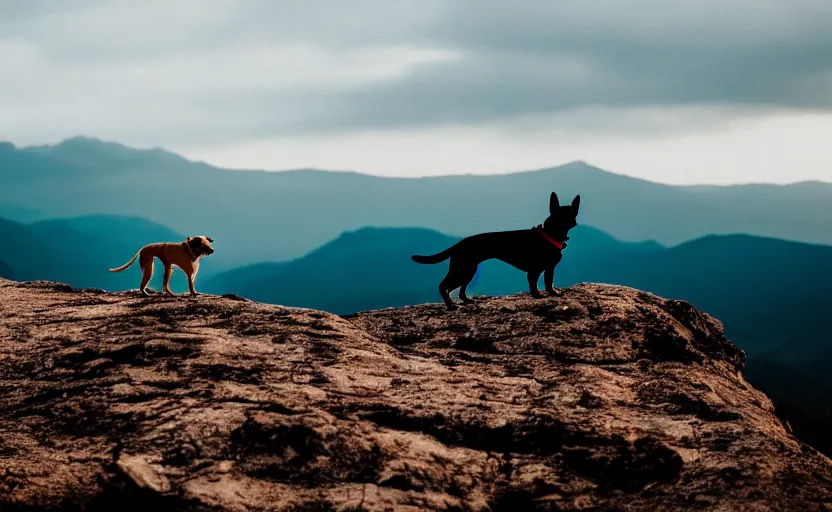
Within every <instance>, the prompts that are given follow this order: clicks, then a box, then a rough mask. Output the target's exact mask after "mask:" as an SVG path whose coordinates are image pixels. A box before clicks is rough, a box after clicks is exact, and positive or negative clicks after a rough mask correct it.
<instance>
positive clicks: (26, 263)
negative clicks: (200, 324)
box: [0, 215, 211, 292]
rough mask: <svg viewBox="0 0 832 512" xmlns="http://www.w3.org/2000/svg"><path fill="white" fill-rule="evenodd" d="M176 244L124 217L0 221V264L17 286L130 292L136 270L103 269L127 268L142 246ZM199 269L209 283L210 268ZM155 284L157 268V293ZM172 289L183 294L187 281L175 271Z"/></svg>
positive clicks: (161, 231) (171, 235)
mask: <svg viewBox="0 0 832 512" xmlns="http://www.w3.org/2000/svg"><path fill="white" fill-rule="evenodd" d="M182 239H184V237H183V236H182V235H179V234H177V233H175V232H174V231H171V230H170V229H168V228H166V227H164V226H161V225H158V224H156V223H153V222H149V221H146V220H144V219H139V218H130V217H117V216H103V215H99V216H91V217H79V218H70V219H53V220H47V221H41V222H36V223H34V224H21V223H18V222H13V221H9V220H5V219H0V240H2V241H3V244H2V245H0V260H2V261H5V262H6V263H7V264H8V266H10V267H11V268H12V269H14V278H15V279H17V280H19V281H32V280H41V279H43V280H50V281H58V282H63V283H68V284H71V285H73V286H76V287H92V288H103V289H106V290H116V291H117V290H124V289H135V288H137V287H138V285H139V281H140V276H141V271H140V270H139V267H138V265H134V266H133V267H131V268H130V269H128V270H126V271H124V272H122V273H119V274H113V273H111V272H108V269H110V268H113V267H117V266H120V265H122V264H123V263H125V262H127V261H128V260H129V259H130V258H131V257H133V255H134V254H135V253H136V251H138V250H139V249H140V248H141V247H142V246H143V245H146V244H148V243H152V242H166V241H168V242H173V241H180V240H182ZM204 267H207V272H205V275H207V276H208V277H210V273H211V270H210V263H209V264H207V265H204ZM0 273H2V271H0ZM161 279H162V271H161V266H160V265H159V264H158V262H157V264H156V273H155V275H154V280H153V284H154V285H155V286H156V287H157V289H158V286H159V284H160V283H161ZM172 283H173V288H174V290H177V291H179V292H182V291H185V290H187V280H186V278H185V277H184V274H182V273H181V272H179V271H175V272H174V278H173V279H172Z"/></svg>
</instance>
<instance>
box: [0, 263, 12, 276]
mask: <svg viewBox="0 0 832 512" xmlns="http://www.w3.org/2000/svg"><path fill="white" fill-rule="evenodd" d="M0 277H2V278H4V279H14V271H13V270H12V267H10V266H9V265H8V264H6V263H4V262H2V261H0Z"/></svg>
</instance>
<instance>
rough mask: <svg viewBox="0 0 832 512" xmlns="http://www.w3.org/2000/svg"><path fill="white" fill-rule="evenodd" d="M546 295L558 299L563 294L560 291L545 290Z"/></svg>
mask: <svg viewBox="0 0 832 512" xmlns="http://www.w3.org/2000/svg"><path fill="white" fill-rule="evenodd" d="M546 293H547V294H549V296H550V297H560V296H561V295H563V292H562V291H560V290H546Z"/></svg>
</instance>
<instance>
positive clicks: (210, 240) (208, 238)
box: [205, 236, 214, 244]
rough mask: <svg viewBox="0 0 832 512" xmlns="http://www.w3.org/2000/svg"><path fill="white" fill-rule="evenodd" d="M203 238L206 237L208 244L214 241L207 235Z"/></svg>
mask: <svg viewBox="0 0 832 512" xmlns="http://www.w3.org/2000/svg"><path fill="white" fill-rule="evenodd" d="M205 239H206V240H208V243H209V244H213V243H214V239H213V238H211V237H207V236H206V237H205Z"/></svg>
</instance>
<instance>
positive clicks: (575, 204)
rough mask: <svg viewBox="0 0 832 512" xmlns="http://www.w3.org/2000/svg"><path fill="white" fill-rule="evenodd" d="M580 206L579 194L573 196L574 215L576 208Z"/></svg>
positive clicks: (576, 213)
mask: <svg viewBox="0 0 832 512" xmlns="http://www.w3.org/2000/svg"><path fill="white" fill-rule="evenodd" d="M580 207H581V196H580V195H577V196H575V199H573V200H572V209H573V210H574V211H575V215H578V208H580Z"/></svg>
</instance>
